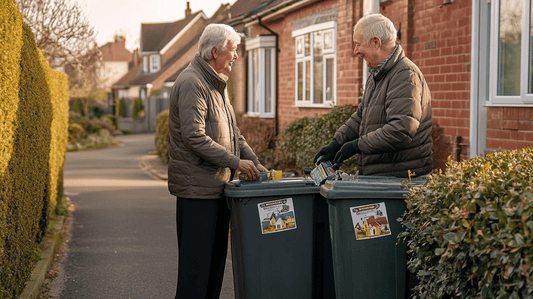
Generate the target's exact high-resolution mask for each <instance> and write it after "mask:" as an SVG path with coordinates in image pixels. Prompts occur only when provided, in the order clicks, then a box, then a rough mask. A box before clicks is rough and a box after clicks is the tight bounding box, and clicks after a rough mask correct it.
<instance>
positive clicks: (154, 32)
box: [141, 11, 203, 52]
mask: <svg viewBox="0 0 533 299" xmlns="http://www.w3.org/2000/svg"><path fill="white" fill-rule="evenodd" d="M199 13H202V14H203V12H202V11H198V12H196V13H193V14H190V15H188V16H187V17H185V18H184V19H182V20H178V21H176V22H172V23H144V24H141V51H142V52H151V51H160V50H161V49H163V48H164V47H165V46H166V45H167V44H168V43H169V42H170V41H171V40H172V39H173V38H174V37H175V36H176V35H178V33H179V32H180V31H181V30H182V29H183V28H185V26H187V24H189V22H190V21H192V20H193V19H194V18H195V17H196V16H197V15H198V14H199Z"/></svg>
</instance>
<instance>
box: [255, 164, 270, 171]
mask: <svg viewBox="0 0 533 299" xmlns="http://www.w3.org/2000/svg"><path fill="white" fill-rule="evenodd" d="M255 167H257V170H259V172H265V171H268V169H266V167H265V166H263V165H261V164H257V165H256V166H255Z"/></svg>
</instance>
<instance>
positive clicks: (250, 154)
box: [235, 126, 261, 166]
mask: <svg viewBox="0 0 533 299" xmlns="http://www.w3.org/2000/svg"><path fill="white" fill-rule="evenodd" d="M235 131H236V133H237V136H239V140H238V142H239V150H240V152H241V158H243V159H246V160H251V161H252V162H254V165H256V166H257V164H260V163H261V162H259V159H258V158H257V156H256V155H255V153H254V151H253V150H252V148H251V147H250V145H248V142H246V139H245V138H244V136H242V135H241V131H240V130H239V128H237V126H235Z"/></svg>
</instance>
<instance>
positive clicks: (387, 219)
mask: <svg viewBox="0 0 533 299" xmlns="http://www.w3.org/2000/svg"><path fill="white" fill-rule="evenodd" d="M405 180H406V179H400V178H396V177H379V176H358V177H356V178H353V179H348V180H333V181H326V182H325V184H324V185H323V186H322V187H321V190H320V193H321V194H322V195H323V196H324V197H325V198H326V199H327V202H328V206H329V223H330V229H331V245H332V250H333V269H334V273H335V275H334V276H335V292H336V295H337V298H339V299H346V298H349V299H356V298H380V299H389V298H390V299H392V298H394V299H403V298H406V294H407V291H408V288H407V285H406V277H407V275H408V274H407V271H408V270H407V266H406V263H407V259H406V244H405V242H403V241H400V242H399V241H398V234H399V233H400V232H401V231H402V226H401V224H400V223H399V222H398V221H397V219H398V218H400V217H401V216H402V214H403V213H404V211H405V210H406V202H405V195H406V194H407V193H408V189H407V188H406V187H404V186H403V185H402V182H404V181H405ZM424 181H425V179H423V178H419V179H413V180H411V181H410V183H409V184H410V185H413V184H423V182H424Z"/></svg>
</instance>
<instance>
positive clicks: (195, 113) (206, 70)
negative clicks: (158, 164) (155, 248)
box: [168, 55, 259, 199]
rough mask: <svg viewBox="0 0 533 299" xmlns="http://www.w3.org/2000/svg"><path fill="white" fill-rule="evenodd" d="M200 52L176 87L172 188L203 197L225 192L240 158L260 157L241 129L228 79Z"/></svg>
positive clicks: (173, 93) (175, 192)
mask: <svg viewBox="0 0 533 299" xmlns="http://www.w3.org/2000/svg"><path fill="white" fill-rule="evenodd" d="M221 76H224V75H218V74H217V73H215V71H214V70H213V69H212V68H211V66H210V65H209V64H208V63H207V62H206V61H205V60H204V59H202V58H201V57H200V56H198V55H196V57H195V58H194V59H193V61H192V62H191V63H190V64H189V66H188V67H187V68H186V69H185V70H183V72H181V74H180V75H179V76H178V78H177V79H176V81H175V83H174V86H173V87H172V91H171V93H170V107H169V129H170V134H169V156H170V159H169V165H168V166H169V167H168V188H169V191H170V193H171V194H173V195H176V196H180V197H185V198H198V199H202V198H204V199H213V198H219V197H222V196H223V192H224V186H225V184H226V183H227V182H229V181H230V180H231V178H232V175H233V172H234V170H235V169H237V167H238V165H239V162H240V159H241V158H243V159H247V160H252V161H253V162H254V164H255V165H257V164H259V160H258V159H257V157H256V155H255V154H254V153H253V151H252V149H251V148H250V146H249V145H248V144H247V143H246V140H245V139H244V137H243V136H242V135H241V133H240V131H239V129H238V128H237V124H236V121H235V113H234V111H233V107H232V106H231V104H230V101H229V98H228V94H227V89H226V80H227V78H225V77H224V78H222V77H221Z"/></svg>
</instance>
